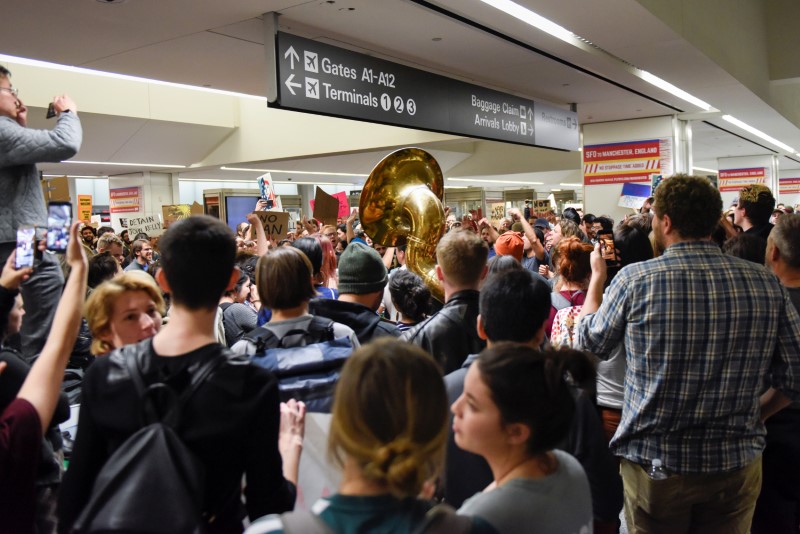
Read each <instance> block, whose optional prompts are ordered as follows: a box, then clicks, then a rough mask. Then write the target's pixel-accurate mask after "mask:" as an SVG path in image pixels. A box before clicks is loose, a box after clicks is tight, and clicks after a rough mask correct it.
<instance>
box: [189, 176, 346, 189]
mask: <svg viewBox="0 0 800 534" xmlns="http://www.w3.org/2000/svg"><path fill="white" fill-rule="evenodd" d="M178 180H180V181H181V182H216V183H226V184H253V185H254V187H253V189H257V186H256V185H255V184H256V182H255V180H226V179H224V178H178ZM272 183H273V184H287V185H341V186H353V185H357V184H353V183H349V182H295V181H294V180H292V181H288V180H272Z"/></svg>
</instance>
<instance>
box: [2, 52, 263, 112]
mask: <svg viewBox="0 0 800 534" xmlns="http://www.w3.org/2000/svg"><path fill="white" fill-rule="evenodd" d="M0 61H6V62H9V63H16V64H18V65H28V66H31V67H39V68H43V69H51V70H61V71H66V72H75V73H78V74H86V75H88V76H100V77H103V78H116V79H118V80H127V81H129V82H140V83H149V84H153V85H164V86H167V87H175V88H177V89H188V90H191V91H202V92H204V93H216V94H219V95H226V96H235V97H240V98H252V99H255V100H263V101H265V102H266V100H267V99H266V97H263V96H256V95H248V94H246V93H236V92H234V91H223V90H222V89H212V88H210V87H197V86H196V85H186V84H182V83H174V82H165V81H162V80H153V79H150V78H142V77H140V76H129V75H127V74H117V73H116V72H104V71H102V70H92V69H85V68H83V67H73V66H71V65H59V64H58V63H50V62H49V61H40V60H38V59H28V58H24V57H17V56H9V55H6V54H0Z"/></svg>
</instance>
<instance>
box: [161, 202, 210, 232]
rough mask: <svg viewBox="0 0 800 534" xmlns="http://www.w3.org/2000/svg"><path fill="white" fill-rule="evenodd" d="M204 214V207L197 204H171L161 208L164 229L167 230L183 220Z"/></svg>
mask: <svg viewBox="0 0 800 534" xmlns="http://www.w3.org/2000/svg"><path fill="white" fill-rule="evenodd" d="M202 214H203V206H201V205H200V204H198V203H197V202H195V203H194V204H192V205H189V204H170V205H166V206H161V215H162V216H163V219H162V220H163V221H164V229H165V230H166V229H167V228H169V225H170V224H172V223H174V222H176V221H179V220H181V219H186V218H188V217H190V216H192V215H202Z"/></svg>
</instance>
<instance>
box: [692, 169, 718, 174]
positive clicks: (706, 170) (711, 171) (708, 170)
mask: <svg viewBox="0 0 800 534" xmlns="http://www.w3.org/2000/svg"><path fill="white" fill-rule="evenodd" d="M692 169H694V170H696V171H703V172H710V173H714V174H717V171H715V170H714V169H706V168H704V167H692Z"/></svg>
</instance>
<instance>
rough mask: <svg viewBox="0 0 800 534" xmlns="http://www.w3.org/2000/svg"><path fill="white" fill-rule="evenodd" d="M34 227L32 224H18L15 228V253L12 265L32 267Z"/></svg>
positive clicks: (34, 244) (19, 267)
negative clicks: (17, 227)
mask: <svg viewBox="0 0 800 534" xmlns="http://www.w3.org/2000/svg"><path fill="white" fill-rule="evenodd" d="M35 237H36V229H35V228H34V227H33V226H20V227H19V229H17V254H16V257H15V260H14V267H16V268H17V269H22V268H23V267H33V250H34V249H35V248H36V243H35V242H34V238H35Z"/></svg>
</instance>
